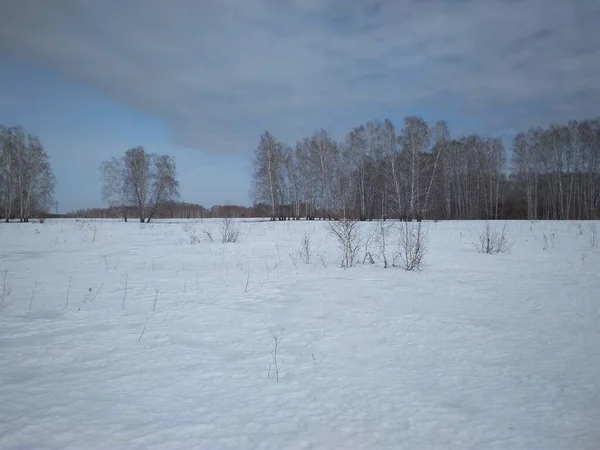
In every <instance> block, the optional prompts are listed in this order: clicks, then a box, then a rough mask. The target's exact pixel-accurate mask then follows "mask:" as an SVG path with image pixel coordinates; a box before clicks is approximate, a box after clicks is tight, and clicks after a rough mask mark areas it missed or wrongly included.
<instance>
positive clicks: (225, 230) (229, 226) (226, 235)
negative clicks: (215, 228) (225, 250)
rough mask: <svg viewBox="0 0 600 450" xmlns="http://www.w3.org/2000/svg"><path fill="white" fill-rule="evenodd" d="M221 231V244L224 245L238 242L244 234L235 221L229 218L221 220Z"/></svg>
mask: <svg viewBox="0 0 600 450" xmlns="http://www.w3.org/2000/svg"><path fill="white" fill-rule="evenodd" d="M219 231H220V232H221V242H223V243H224V244H226V243H228V242H237V241H238V239H239V238H240V235H241V234H242V232H241V231H240V229H239V228H238V226H237V225H236V224H235V222H234V221H233V219H231V218H229V217H226V218H224V219H223V220H221V223H220V224H219Z"/></svg>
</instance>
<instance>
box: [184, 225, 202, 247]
mask: <svg viewBox="0 0 600 450" xmlns="http://www.w3.org/2000/svg"><path fill="white" fill-rule="evenodd" d="M181 229H182V230H183V231H184V232H185V233H186V234H187V237H188V241H189V243H190V244H192V245H194V244H197V243H199V242H200V239H198V234H197V232H196V228H194V227H193V226H192V224H190V223H184V224H183V225H182V226H181Z"/></svg>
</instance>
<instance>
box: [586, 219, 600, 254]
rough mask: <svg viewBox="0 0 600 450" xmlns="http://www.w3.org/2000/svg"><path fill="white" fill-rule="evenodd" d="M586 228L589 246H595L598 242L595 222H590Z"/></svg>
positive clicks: (599, 237)
mask: <svg viewBox="0 0 600 450" xmlns="http://www.w3.org/2000/svg"><path fill="white" fill-rule="evenodd" d="M588 228H589V235H588V240H589V243H590V247H592V248H597V247H598V245H599V244H600V233H599V232H598V227H597V226H596V223H595V222H592V223H591V224H590V225H589V227H588Z"/></svg>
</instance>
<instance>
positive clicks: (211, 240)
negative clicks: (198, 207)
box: [202, 230, 215, 242]
mask: <svg viewBox="0 0 600 450" xmlns="http://www.w3.org/2000/svg"><path fill="white" fill-rule="evenodd" d="M202 232H203V233H204V235H205V236H206V240H207V241H208V242H215V240H214V239H213V237H212V234H210V233H209V232H208V231H206V230H202Z"/></svg>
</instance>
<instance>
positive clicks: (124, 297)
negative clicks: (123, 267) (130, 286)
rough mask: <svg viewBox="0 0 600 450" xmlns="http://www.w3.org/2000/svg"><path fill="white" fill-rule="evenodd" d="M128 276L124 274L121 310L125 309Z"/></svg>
mask: <svg viewBox="0 0 600 450" xmlns="http://www.w3.org/2000/svg"><path fill="white" fill-rule="evenodd" d="M128 278H129V276H128V275H127V274H125V292H124V293H123V309H125V299H126V298H127V280H128Z"/></svg>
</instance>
